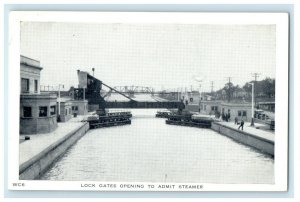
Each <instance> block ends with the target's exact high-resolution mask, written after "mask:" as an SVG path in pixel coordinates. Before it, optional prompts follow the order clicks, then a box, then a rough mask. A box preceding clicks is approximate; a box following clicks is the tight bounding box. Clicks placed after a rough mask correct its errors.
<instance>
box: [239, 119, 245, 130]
mask: <svg viewBox="0 0 300 202" xmlns="http://www.w3.org/2000/svg"><path fill="white" fill-rule="evenodd" d="M241 127H242V130H244V120H243V119H242V121H241V125H240V126H239V128H238V129H239V130H240V128H241Z"/></svg>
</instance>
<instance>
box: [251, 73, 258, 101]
mask: <svg viewBox="0 0 300 202" xmlns="http://www.w3.org/2000/svg"><path fill="white" fill-rule="evenodd" d="M251 75H252V77H254V84H255V87H257V85H256V84H257V78H258V77H259V75H260V73H253V74H251ZM255 87H254V90H253V91H252V93H253V95H254V102H255V105H256V96H255V94H256V90H255Z"/></svg>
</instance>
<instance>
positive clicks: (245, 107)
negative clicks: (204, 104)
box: [220, 102, 252, 121]
mask: <svg viewBox="0 0 300 202" xmlns="http://www.w3.org/2000/svg"><path fill="white" fill-rule="evenodd" d="M251 106H252V105H251V103H247V102H245V103H230V102H222V103H221V105H220V110H221V115H222V114H230V120H231V121H232V120H234V118H235V117H237V118H238V120H239V121H240V120H242V119H243V120H244V121H251V117H252V114H251V113H252V111H251V109H252V108H251Z"/></svg>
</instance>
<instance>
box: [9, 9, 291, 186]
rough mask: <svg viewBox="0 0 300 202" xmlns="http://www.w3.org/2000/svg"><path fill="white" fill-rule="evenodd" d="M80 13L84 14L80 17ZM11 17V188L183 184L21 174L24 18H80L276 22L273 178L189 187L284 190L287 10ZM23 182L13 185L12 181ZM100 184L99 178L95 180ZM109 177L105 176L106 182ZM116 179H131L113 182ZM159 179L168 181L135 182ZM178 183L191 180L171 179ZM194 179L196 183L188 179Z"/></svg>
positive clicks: (80, 20)
mask: <svg viewBox="0 0 300 202" xmlns="http://www.w3.org/2000/svg"><path fill="white" fill-rule="evenodd" d="M78 16H80V17H78ZM9 19H10V21H9V39H8V40H9V68H8V76H9V77H8V85H9V86H8V87H9V93H8V100H9V106H8V107H9V108H8V112H9V113H8V144H9V145H8V188H9V189H11V190H88V191H100V190H101V191H183V190H180V189H146V188H145V189H129V190H128V189H121V188H112V189H100V188H99V187H97V186H96V187H95V188H83V187H81V184H82V183H87V182H78V181H64V182H63V183H62V181H38V180H33V181H27V180H26V181H23V180H21V181H20V180H18V177H19V174H18V173H19V164H18V161H19V125H18V124H16V123H19V116H18V114H19V104H20V103H19V86H20V83H19V82H20V79H19V75H20V72H19V68H20V63H19V60H18V59H16V58H19V57H20V34H19V33H20V21H39V22H50V21H51V22H53V21H54V22H77V23H182V24H275V25H276V59H277V61H276V135H275V159H274V162H275V172H274V174H275V184H274V185H269V184H251V185H249V184H245V185H244V184H199V185H203V189H201V190H194V189H191V190H187V191H286V190H287V172H288V167H287V154H288V153H287V151H288V33H289V32H288V31H289V30H288V14H287V13H196V12H195V13H193V12H189V13H179V12H176V13H175V12H172V13H167V12H155V13H153V12H149V13H146V12H44V11H13V12H11V13H10V18H9ZM13 182H14V183H18V182H19V183H24V184H25V186H21V187H13V186H12V183H13ZM91 183H95V184H96V185H97V184H100V183H101V182H91ZM102 183H107V182H102ZM114 184H116V185H117V187H118V185H120V184H128V182H125V183H122V182H120V183H114ZM137 184H144V186H145V187H148V184H151V185H155V186H156V187H157V185H158V184H164V183H137ZM167 184H174V185H175V187H176V186H177V185H179V184H187V183H178V184H177V183H167ZM189 184H193V183H189Z"/></svg>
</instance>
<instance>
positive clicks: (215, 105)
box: [200, 100, 221, 115]
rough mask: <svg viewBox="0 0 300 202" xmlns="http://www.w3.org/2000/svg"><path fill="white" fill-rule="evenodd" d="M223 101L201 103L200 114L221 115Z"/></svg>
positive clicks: (204, 101)
mask: <svg viewBox="0 0 300 202" xmlns="http://www.w3.org/2000/svg"><path fill="white" fill-rule="evenodd" d="M220 105H221V101H218V100H214V101H211V100H202V101H201V102H200V113H201V114H207V115H218V114H220Z"/></svg>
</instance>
